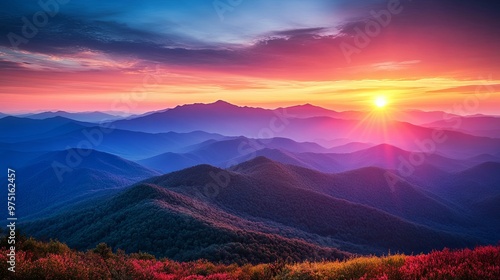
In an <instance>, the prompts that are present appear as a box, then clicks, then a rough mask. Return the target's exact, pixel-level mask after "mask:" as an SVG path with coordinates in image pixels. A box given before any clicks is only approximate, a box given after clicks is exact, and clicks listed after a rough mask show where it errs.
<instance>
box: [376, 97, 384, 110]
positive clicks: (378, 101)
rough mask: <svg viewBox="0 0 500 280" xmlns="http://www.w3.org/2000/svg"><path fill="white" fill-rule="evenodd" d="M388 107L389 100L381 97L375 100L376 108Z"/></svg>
mask: <svg viewBox="0 0 500 280" xmlns="http://www.w3.org/2000/svg"><path fill="white" fill-rule="evenodd" d="M386 105H387V99H385V97H384V96H379V97H377V98H376V99H375V106H377V107H378V108H384V107H385V106H386Z"/></svg>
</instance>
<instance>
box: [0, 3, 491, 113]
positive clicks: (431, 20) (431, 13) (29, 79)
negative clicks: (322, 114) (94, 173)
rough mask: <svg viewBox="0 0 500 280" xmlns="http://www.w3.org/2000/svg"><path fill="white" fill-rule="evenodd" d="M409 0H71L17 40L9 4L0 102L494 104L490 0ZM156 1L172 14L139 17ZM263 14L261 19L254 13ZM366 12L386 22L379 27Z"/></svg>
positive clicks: (44, 105) (136, 109) (454, 108)
mask: <svg viewBox="0 0 500 280" xmlns="http://www.w3.org/2000/svg"><path fill="white" fill-rule="evenodd" d="M414 2H415V1H413V2H408V1H402V2H401V3H400V6H399V10H398V11H399V12H398V13H393V14H392V15H391V17H390V19H391V20H390V21H389V22H387V24H383V25H384V26H382V25H381V24H382V22H381V21H379V19H378V18H375V16H374V14H379V15H380V14H384V13H388V10H387V9H388V8H387V7H388V6H387V2H386V1H378V0H377V1H373V5H371V4H370V5H368V4H362V3H361V2H360V1H351V2H345V1H340V0H339V1H327V0H314V1H311V2H308V4H304V3H303V2H300V1H290V2H287V3H288V4H286V5H285V4H283V2H280V3H281V4H280V5H281V6H279V8H280V9H277V10H279V12H278V13H274V14H273V13H267V12H263V11H264V10H262V9H260V8H259V7H260V6H259V5H264V4H265V3H267V4H266V5H272V3H275V2H272V1H271V2H261V1H256V2H255V3H254V5H256V6H248V7H247V8H246V9H243V8H242V9H241V10H237V11H235V13H238V16H233V17H231V16H229V15H228V17H227V18H225V19H224V20H223V21H222V20H220V21H219V19H218V18H217V17H215V18H212V17H214V16H216V14H213V10H212V7H211V6H207V7H205V6H203V5H202V2H200V5H201V6H198V7H197V10H195V9H194V8H193V7H192V6H189V5H188V6H186V5H180V4H179V5H177V6H176V5H171V4H165V3H163V2H157V3H156V2H155V3H156V5H157V6H154V5H152V3H150V4H151V5H147V7H146V6H144V7H142V6H141V7H133V5H132V6H130V7H129V6H127V5H124V6H123V7H122V9H121V10H117V12H116V14H115V15H112V16H108V17H103V16H102V13H101V14H100V13H99V9H101V8H102V9H104V10H105V7H104V6H100V5H98V4H96V3H94V6H93V7H94V8H93V9H88V7H87V6H85V5H83V4H81V3H73V4H71V3H69V4H68V6H65V7H64V8H65V10H64V9H62V7H61V13H62V14H63V15H64V16H60V17H58V16H55V17H53V18H51V19H50V20H51V21H50V24H48V25H47V26H45V27H44V28H43V29H40V32H39V33H37V35H36V37H34V38H33V39H31V40H27V42H26V43H22V44H19V46H16V47H14V46H13V45H12V41H9V40H10V39H9V34H13V33H15V34H18V35H19V34H22V32H21V31H22V22H20V20H19V18H17V17H13V18H12V19H9V18H8V17H7V18H3V19H0V21H3V20H9V22H16V24H19V25H15V24H10V25H8V24H7V23H6V25H5V26H7V27H6V28H4V29H2V30H3V31H5V32H4V33H6V34H5V35H6V36H3V37H2V39H0V101H1V103H0V112H4V113H20V112H30V111H45V110H66V111H95V110H101V111H123V112H125V113H130V114H132V113H141V112H145V111H151V110H158V109H164V108H169V107H173V106H176V105H179V104H186V103H197V102H203V103H209V102H213V101H215V100H219V99H222V100H225V101H228V102H231V103H234V104H237V105H249V106H262V107H268V108H274V107H279V106H287V105H297V104H304V103H312V104H315V105H319V106H323V107H327V108H330V109H333V110H337V111H344V110H369V109H371V108H372V107H373V100H374V99H375V98H377V97H378V96H385V97H386V98H387V100H388V101H389V106H392V107H393V108H397V109H421V110H444V111H448V112H454V113H458V114H476V113H486V114H498V115H500V110H499V108H500V107H499V104H500V71H499V69H500V68H499V67H500V66H499V65H500V55H499V53H498V50H499V49H500V39H499V37H498V36H497V33H498V30H499V29H498V28H499V27H500V26H499V24H498V20H497V19H496V16H497V15H495V13H493V11H492V9H489V8H488V5H489V4H485V3H486V2H484V1H478V2H474V3H475V4H474V3H472V2H470V1H469V2H467V1H458V2H456V1H449V0H443V1H442V2H439V3H436V2H435V1H429V0H423V1H419V2H418V3H414ZM276 3H277V2H276ZM16 5H17V4H16ZM283 5H285V6H283ZM447 5H449V6H447ZM491 5H493V4H491ZM14 6H15V5H14ZM31 8H32V9H31V10H30V9H29V5H27V6H19V7H17V8H16V10H15V11H16V12H19V11H24V12H25V13H26V14H27V15H29V14H30V13H32V12H33V11H36V9H37V7H36V6H35V7H31ZM13 9H14V8H13ZM204 9H206V10H204ZM157 11H164V12H165V17H167V18H168V19H170V21H171V22H174V23H175V24H171V23H168V22H167V23H165V25H164V26H163V27H162V28H160V27H158V26H156V25H151V23H150V22H147V21H145V20H144V19H145V18H148V17H155V16H156V15H157ZM187 12H192V13H201V14H200V15H195V14H190V13H187ZM132 14H133V15H135V16H136V17H135V19H136V21H133V20H131V15H132ZM136 14H139V15H141V16H142V17H137V15H136ZM202 14H203V16H202ZM264 16H265V18H262V20H264V22H267V24H261V23H259V22H253V23H252V21H249V19H248V17H255V18H257V19H258V18H259V17H264ZM101 17H102V18H101ZM110 17H111V18H110ZM205 17H206V18H205ZM187 19H189V20H190V21H189V23H187V21H186V20H187ZM377 22H379V23H377ZM368 23H372V24H373V23H375V24H378V25H377V26H378V29H377V30H375V31H376V32H375V33H373V32H374V31H373V29H372V33H373V34H371V35H368V34H369V33H370V27H369V25H368ZM148 24H149V25H148ZM82 26H84V27H85V28H83V27H82ZM367 26H368V27H367ZM372 27H373V26H372ZM360 32H361V33H360ZM360 42H362V43H363V44H359V43H360ZM346 46H347V47H346Z"/></svg>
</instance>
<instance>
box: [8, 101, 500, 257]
mask: <svg viewBox="0 0 500 280" xmlns="http://www.w3.org/2000/svg"><path fill="white" fill-rule="evenodd" d="M69 114H70V115H68V114H65V112H54V113H44V114H31V115H29V116H24V117H22V116H5V117H3V118H0V129H1V130H2V131H6V132H8V133H4V134H2V135H0V156H1V157H2V159H3V160H2V162H0V168H3V169H4V170H5V169H7V168H11V169H15V170H16V176H17V177H16V185H17V189H16V195H17V198H16V199H17V202H16V203H17V204H18V208H17V213H18V215H19V216H20V220H21V221H22V222H21V225H20V226H21V228H22V230H23V231H24V232H26V233H27V234H29V235H33V236H36V237H38V238H41V239H51V238H53V239H59V240H61V241H64V242H67V243H68V244H69V245H70V246H71V247H74V248H78V249H89V248H93V247H95V246H96V245H97V244H98V243H100V242H106V243H108V244H109V245H111V246H112V247H114V248H119V249H123V250H125V251H127V252H139V251H142V252H148V253H151V254H154V255H156V256H159V257H168V258H172V259H174V260H182V261H186V260H196V259H201V258H203V259H208V260H211V261H222V262H226V263H231V262H237V263H242V264H243V263H246V262H251V263H261V262H273V261H276V260H279V259H286V258H289V259H290V260H292V261H303V260H321V259H339V258H340V259H342V258H348V257H350V256H352V254H385V253H387V252H388V251H389V250H390V251H392V252H394V251H398V252H405V253H419V252H428V251H431V250H433V249H441V248H444V247H452V248H459V247H460V248H461V247H473V246H475V245H478V244H494V243H496V242H498V240H499V239H500V236H499V234H498V232H500V231H499V230H500V216H499V215H498V213H499V212H498V205H499V203H500V187H499V186H500V177H499V174H500V173H499V171H500V137H498V135H497V134H496V132H497V128H498V126H497V125H498V117H495V116H484V115H481V116H457V115H449V116H451V118H450V119H443V118H444V116H448V115H447V114H446V113H445V112H423V111H402V112H393V113H391V112H387V113H385V114H382V113H381V112H354V111H348V112H336V111H333V110H329V109H325V108H321V107H318V106H314V105H311V104H306V105H299V106H291V107H286V108H277V109H264V108H257V107H241V106H236V105H233V104H230V103H227V102H224V101H217V102H215V103H211V104H188V105H183V106H178V107H175V108H169V109H165V110H160V111H154V112H147V113H144V114H141V115H132V116H129V117H126V118H120V119H117V120H115V119H112V118H111V119H108V121H106V122H102V121H101V120H97V119H98V118H104V117H106V116H107V114H106V113H103V114H99V113H84V114H82V115H79V114H75V113H69ZM78 116H80V117H78ZM458 121H460V126H457V125H453V123H454V122H455V124H456V123H458ZM0 180H4V181H6V180H7V178H6V175H2V176H0ZM2 197H3V199H7V197H6V194H4V195H2ZM0 199H2V198H0ZM4 215H5V214H4ZM2 217H4V219H5V218H6V217H5V216H2Z"/></svg>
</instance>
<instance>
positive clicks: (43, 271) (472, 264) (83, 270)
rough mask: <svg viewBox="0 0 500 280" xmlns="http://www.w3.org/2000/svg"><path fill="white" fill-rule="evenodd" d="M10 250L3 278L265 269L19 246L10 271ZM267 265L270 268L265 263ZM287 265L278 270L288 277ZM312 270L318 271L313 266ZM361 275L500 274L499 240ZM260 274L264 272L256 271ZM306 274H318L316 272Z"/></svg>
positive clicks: (197, 274) (251, 275) (250, 274)
mask: <svg viewBox="0 0 500 280" xmlns="http://www.w3.org/2000/svg"><path fill="white" fill-rule="evenodd" d="M6 253H7V252H6V251H5V250H2V252H1V254H0V278H1V279H164V280H167V279H168V280H174V279H175V280H177V279H189V280H199V279H211V280H227V279H255V277H256V275H266V276H265V277H266V279H272V278H273V277H274V276H278V275H267V274H266V273H265V271H266V267H268V266H269V265H263V266H250V265H247V266H237V265H222V264H213V263H210V262H207V261H196V262H184V263H179V262H175V261H170V260H161V261H159V260H154V259H149V260H143V259H137V258H134V257H132V256H127V255H125V254H112V255H111V256H110V257H107V258H105V257H103V256H101V255H100V254H97V253H94V252H91V251H89V252H85V253H82V252H76V251H63V252H61V253H40V252H38V253H33V252H25V251H19V252H17V255H16V261H17V265H16V272H15V273H11V272H9V271H7V262H6V261H7V256H6ZM267 270H269V269H267ZM287 271H290V270H287V269H286V268H285V269H284V270H281V271H279V272H277V273H281V274H280V275H279V277H278V278H279V279H288V277H287V276H288V275H287ZM311 273H314V272H313V271H311ZM369 275H370V276H368V275H367V274H365V277H364V278H362V279H500V246H487V247H478V248H476V249H474V250H470V249H464V250H457V251H450V250H443V251H434V252H432V253H429V254H426V255H418V256H408V257H405V258H404V262H401V263H399V264H397V265H396V264H394V265H392V264H385V265H384V266H382V267H380V268H379V269H377V270H376V271H371V272H370V273H369ZM257 278H259V279H260V278H261V277H257ZM307 279H316V278H313V277H312V276H311V277H310V278H307Z"/></svg>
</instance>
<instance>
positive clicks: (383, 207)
mask: <svg viewBox="0 0 500 280" xmlns="http://www.w3.org/2000/svg"><path fill="white" fill-rule="evenodd" d="M353 172H354V171H353ZM357 172H359V173H358V174H339V175H329V174H322V173H319V172H317V171H313V170H307V169H303V168H299V167H294V166H288V165H283V164H280V163H276V162H273V161H271V160H269V159H266V158H263V157H259V158H256V159H254V160H251V161H247V162H244V163H242V164H240V165H237V166H234V167H233V168H232V169H230V170H223V169H219V168H216V167H212V166H209V165H198V166H195V167H191V168H188V169H184V170H181V171H177V172H173V173H170V174H166V175H162V176H158V177H153V178H150V179H147V180H145V181H143V182H141V183H138V184H135V185H134V186H132V187H130V188H128V189H127V190H125V191H122V192H120V193H118V194H116V195H114V196H113V197H111V198H105V199H101V200H99V201H95V202H93V203H91V204H89V205H90V206H87V207H82V206H75V207H73V208H72V209H67V210H68V211H67V212H65V213H61V214H59V215H56V216H54V217H52V218H47V219H40V220H37V221H33V222H30V223H27V224H25V225H24V226H23V227H24V228H25V229H26V230H27V232H29V233H31V234H34V235H35V236H38V237H44V238H58V239H59V240H61V241H64V242H68V243H69V244H70V245H71V246H75V247H77V248H89V247H92V246H95V245H96V244H97V243H99V242H106V243H108V244H111V245H112V246H113V247H116V248H122V249H125V250H126V251H127V252H136V251H139V250H141V251H146V252H150V253H153V254H156V255H158V256H167V257H169V258H173V259H177V260H190V259H196V258H200V257H205V256H210V257H209V259H210V260H214V261H225V260H228V259H229V258H231V259H233V260H234V259H236V260H240V259H244V260H249V261H251V262H267V261H270V260H271V261H272V259H274V258H276V257H278V256H284V255H286V256H291V258H292V259H297V258H300V257H299V256H302V258H303V259H315V258H323V257H332V256H335V257H338V256H342V254H340V255H339V252H338V251H335V250H333V251H332V249H331V248H337V249H340V250H343V251H349V252H357V253H384V252H387V250H389V249H390V250H397V251H401V252H421V251H429V250H432V249H436V248H442V247H445V246H446V247H463V246H468V245H472V244H474V243H476V242H478V240H477V239H475V238H473V237H470V236H469V237H467V236H466V235H465V234H463V232H454V233H452V232H450V231H446V230H443V229H439V227H434V228H432V227H430V226H428V225H423V224H419V223H416V222H412V221H410V220H420V221H425V220H427V221H432V223H438V222H440V223H448V224H450V225H452V226H453V227H454V228H455V229H456V228H457V227H458V225H457V224H456V223H461V221H455V220H454V219H455V216H454V213H453V211H452V210H450V209H448V208H447V207H445V206H444V205H442V204H440V203H438V202H436V201H434V200H432V199H431V198H429V197H426V196H425V194H422V193H420V192H419V191H418V190H416V189H414V188H412V187H411V185H404V186H400V187H399V188H398V189H396V190H395V191H394V193H392V192H391V190H390V189H389V188H388V187H386V186H382V185H380V184H378V183H377V185H373V184H371V183H368V182H371V181H372V180H373V178H372V177H373V176H375V177H379V176H380V174H378V173H380V172H382V171H381V170H380V171H379V170H370V169H368V170H359V171H357ZM372 173H375V174H372ZM350 176H351V177H357V178H359V177H361V176H363V177H365V180H366V183H367V184H368V185H366V184H364V183H362V182H361V183H360V182H353V183H350V185H343V184H345V182H343V181H342V180H343V178H344V180H349V178H348V177H350ZM370 176H371V177H370ZM323 181H328V183H324V184H323V185H321V184H318V183H321V182H323ZM336 183H338V184H340V185H336ZM217 184H218V185H217ZM354 187H356V188H357V189H353V188H354ZM370 187H371V188H372V189H371V190H370V191H367V190H368V189H369V188H370ZM363 191H364V192H366V194H365V195H364V197H365V198H364V199H363V198H362V196H359V193H360V192H363ZM377 193H380V194H379V195H378V196H377ZM353 194H357V195H356V196H357V197H358V198H357V199H358V201H355V198H353V197H352V195H353ZM387 194H389V197H387ZM391 194H392V195H391ZM410 195H411V197H412V198H413V200H414V201H413V202H412V201H411V199H408V196H410ZM369 197H374V199H372V200H368V198H369ZM384 197H385V198H384ZM399 199H400V200H399ZM362 200H363V201H362ZM369 201H373V202H372V205H369ZM400 202H403V203H400ZM362 203H366V204H362ZM95 205H98V206H97V207H95ZM423 205H425V207H428V210H427V212H423V213H418V211H417V210H418V209H417V207H420V210H421V208H422V207H423ZM377 207H379V208H377ZM391 212H392V213H391ZM430 212H432V213H430ZM394 214H397V215H399V217H398V216H397V215H394ZM431 215H436V217H432V216H431ZM402 217H404V218H402ZM443 228H444V227H443ZM139 235H140V236H141V242H137V240H136V238H137V237H138V236H139ZM195 236H196V237H195ZM318 246H319V247H318ZM313 251H314V252H315V253H312V252H313ZM295 252H301V253H300V254H295ZM230 256H232V257H230ZM272 256H274V257H272Z"/></svg>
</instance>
